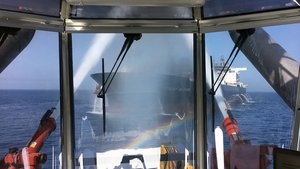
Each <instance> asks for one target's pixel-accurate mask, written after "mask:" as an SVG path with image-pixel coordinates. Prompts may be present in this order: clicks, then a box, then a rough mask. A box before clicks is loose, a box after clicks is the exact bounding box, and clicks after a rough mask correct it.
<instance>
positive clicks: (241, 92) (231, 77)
mask: <svg viewBox="0 0 300 169" xmlns="http://www.w3.org/2000/svg"><path fill="white" fill-rule="evenodd" d="M224 65H225V60H224V58H221V59H220V62H219V63H218V64H215V71H216V74H217V75H219V74H220V73H222V74H223V75H222V76H224V73H225V72H224V71H223V72H222V69H223V68H224ZM227 68H228V67H227V66H226V67H225V69H227ZM241 71H247V68H246V67H238V68H232V67H230V68H229V70H228V72H227V73H226V75H225V77H224V79H223V80H222V82H221V89H222V93H223V96H224V97H225V98H226V99H227V100H228V101H229V102H232V101H235V102H237V101H238V102H242V103H244V102H248V101H249V100H248V97H247V95H246V88H247V85H246V84H244V83H243V82H241V81H240V76H239V75H240V72H241Z"/></svg>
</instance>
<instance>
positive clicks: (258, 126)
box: [0, 90, 293, 169]
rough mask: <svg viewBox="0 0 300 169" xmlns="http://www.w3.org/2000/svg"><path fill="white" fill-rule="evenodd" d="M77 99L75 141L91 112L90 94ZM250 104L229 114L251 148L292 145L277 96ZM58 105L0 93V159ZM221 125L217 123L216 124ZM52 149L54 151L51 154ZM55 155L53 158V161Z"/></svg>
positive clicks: (46, 98) (55, 98) (54, 144)
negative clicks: (236, 122)
mask: <svg viewBox="0 0 300 169" xmlns="http://www.w3.org/2000/svg"><path fill="white" fill-rule="evenodd" d="M84 95H85V96H86V97H76V94H75V98H76V100H75V104H76V105H80V106H75V111H76V112H77V114H76V115H75V117H76V120H75V121H76V122H75V123H76V126H77V127H76V138H77V139H79V137H80V130H81V127H79V126H80V125H81V124H82V115H83V114H84V113H86V112H87V111H91V110H92V109H93V106H92V105H93V98H94V96H93V97H91V96H92V95H91V93H86V94H84ZM249 95H250V97H251V100H250V102H249V103H246V104H241V105H235V106H232V108H231V111H232V113H233V115H234V117H235V118H236V119H237V121H238V122H239V128H240V132H241V134H242V136H243V138H244V139H247V140H250V141H251V144H255V145H256V144H272V145H277V146H279V147H285V148H288V147H289V146H290V143H291V127H292V123H293V112H292V111H291V109H290V108H289V107H288V106H287V105H286V104H285V103H284V102H283V101H282V99H281V98H280V97H279V96H278V95H277V94H276V93H271V92H270V93H259V92H258V93H249ZM58 103H59V91H55V90H0V116H1V118H0V128H1V130H0V136H1V138H0V157H4V156H5V154H6V153H7V152H8V148H10V147H19V148H22V147H24V146H25V145H26V144H27V142H28V141H29V140H30V138H31V136H32V135H33V134H34V132H35V131H36V129H37V128H38V125H39V121H40V119H41V117H42V115H43V114H44V113H45V111H46V110H47V109H49V108H51V107H55V106H57V104H58ZM56 121H57V129H56V130H55V131H54V132H53V133H52V134H51V136H50V137H49V138H48V139H47V141H46V143H45V145H44V148H43V149H42V150H41V152H42V153H46V154H47V155H48V160H47V163H46V164H45V165H43V168H49V169H50V168H52V165H53V164H58V161H57V156H58V154H59V152H60V137H59V135H60V129H59V128H60V127H59V126H60V124H59V121H60V119H59V118H58V119H56ZM218 122H221V121H220V120H217V121H216V123H218ZM53 149H54V151H53ZM53 152H54V154H55V156H56V157H55V158H54V159H52V153H53Z"/></svg>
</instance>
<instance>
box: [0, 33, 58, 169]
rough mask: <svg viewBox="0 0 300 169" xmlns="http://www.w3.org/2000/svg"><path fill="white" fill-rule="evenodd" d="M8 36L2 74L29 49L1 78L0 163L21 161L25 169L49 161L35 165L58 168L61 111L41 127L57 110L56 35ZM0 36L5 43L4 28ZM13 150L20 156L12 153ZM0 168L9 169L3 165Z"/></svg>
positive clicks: (2, 51)
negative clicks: (40, 160)
mask: <svg viewBox="0 0 300 169" xmlns="http://www.w3.org/2000/svg"><path fill="white" fill-rule="evenodd" d="M6 30H8V31H6V33H7V32H9V35H8V36H7V38H4V39H5V41H4V43H3V44H2V45H0V51H1V52H0V57H1V59H0V60H1V61H0V62H1V64H0V65H1V68H3V67H5V66H3V65H7V64H8V62H6V61H8V60H12V59H13V58H14V56H16V55H17V53H19V52H20V51H22V50H21V49H22V48H23V47H25V48H24V50H23V51H22V52H21V53H20V54H19V55H17V56H16V58H15V59H14V60H13V61H12V62H11V63H10V64H9V65H8V66H7V67H6V68H5V69H4V70H3V71H2V72H1V74H0V80H1V83H0V97H1V98H0V112H1V118H0V127H1V130H0V135H1V136H2V139H0V145H1V149H0V157H1V159H2V158H4V157H5V160H4V161H5V162H6V164H7V162H8V161H9V160H12V159H13V161H14V158H15V159H18V160H15V162H17V165H22V166H23V165H25V166H26V164H28V163H29V162H28V161H26V160H25V159H28V160H29V161H33V159H34V158H39V159H41V158H42V157H43V158H42V159H45V155H46V156H47V159H46V162H45V163H44V164H41V163H38V162H37V161H35V163H34V164H36V165H37V166H42V168H52V167H55V168H58V166H59V158H58V156H59V153H60V141H59V140H60V115H59V111H58V110H54V112H53V113H52V115H51V116H50V117H46V116H45V117H44V118H43V120H42V121H41V119H42V117H43V116H44V114H45V112H46V111H47V110H49V109H50V110H51V108H52V107H55V108H57V109H59V107H57V106H59V104H58V103H59V66H58V64H59V63H58V62H59V61H58V60H59V59H58V58H59V57H58V56H59V54H58V38H57V37H58V36H57V33H50V32H42V31H36V32H35V33H34V31H30V30H19V31H14V29H11V28H6ZM1 34H2V35H3V36H2V37H5V34H3V28H1ZM32 36H33V38H32ZM27 43H28V45H27ZM16 51H18V52H16ZM38 130H39V132H37V133H35V132H36V131H38ZM49 134H50V136H49V137H47V136H48V135H49ZM15 147H16V148H18V150H20V151H13V150H14V149H12V148H15ZM15 150H16V149H15ZM26 151H27V153H26ZM9 152H10V153H9ZM15 153H16V154H15ZM36 153H38V154H36ZM42 154H45V155H42ZM17 156H18V157H22V159H23V161H20V158H17ZM30 164H32V163H30ZM0 166H1V167H0V168H2V167H3V166H5V165H4V164H3V161H1V164H0ZM3 168H6V167H3Z"/></svg>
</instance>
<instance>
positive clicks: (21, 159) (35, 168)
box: [0, 108, 56, 169]
mask: <svg viewBox="0 0 300 169" xmlns="http://www.w3.org/2000/svg"><path fill="white" fill-rule="evenodd" d="M54 110H55V108H51V109H49V110H47V111H46V113H45V114H44V116H43V117H42V119H41V121H40V126H39V128H38V129H37V131H36V132H35V134H34V135H33V137H32V138H31V140H30V141H29V142H28V144H27V145H26V146H25V147H24V148H23V149H22V150H18V148H15V147H14V148H10V149H9V152H8V153H7V154H6V155H5V157H4V158H3V159H1V161H0V169H24V168H26V169H41V168H42V164H43V163H45V162H46V161H47V155H46V154H42V153H39V151H40V150H41V148H42V147H43V145H44V142H45V141H46V139H47V138H48V136H49V135H50V134H51V133H52V132H53V131H54V130H55V128H56V123H55V119H54V118H52V117H50V116H51V114H52V113H53V111H54Z"/></svg>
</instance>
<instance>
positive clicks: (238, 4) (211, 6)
mask: <svg viewBox="0 0 300 169" xmlns="http://www.w3.org/2000/svg"><path fill="white" fill-rule="evenodd" d="M297 3H298V2H297V1H296V0H276V1H274V0H260V1H243V0H207V1H206V2H205V5H204V7H203V10H204V17H205V18H210V17H218V16H228V15H236V14H245V13H253V12H263V11H270V10H278V9H286V8H295V7H298V4H297Z"/></svg>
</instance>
